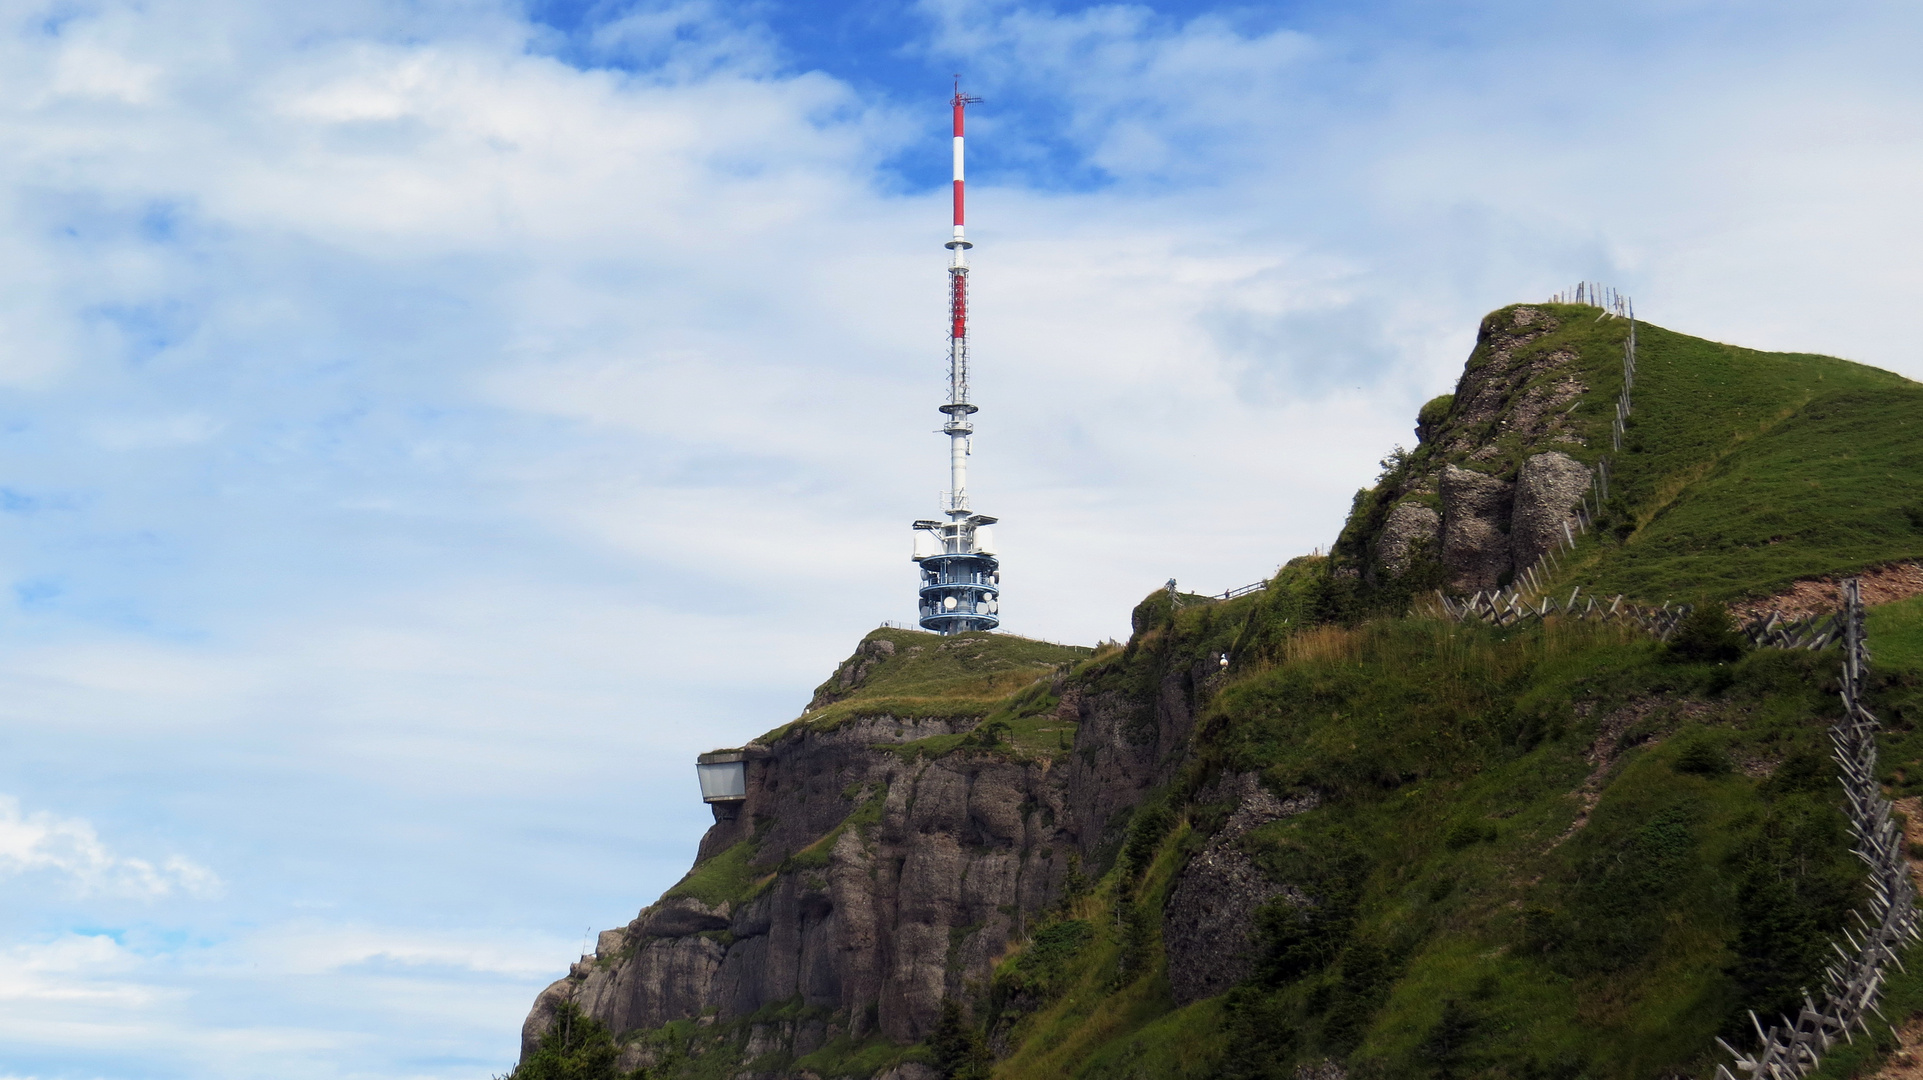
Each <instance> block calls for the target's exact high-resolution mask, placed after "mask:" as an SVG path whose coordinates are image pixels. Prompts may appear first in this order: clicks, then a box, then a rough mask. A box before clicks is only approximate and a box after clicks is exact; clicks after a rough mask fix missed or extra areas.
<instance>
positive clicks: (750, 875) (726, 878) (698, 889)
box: [661, 840, 765, 908]
mask: <svg viewBox="0 0 1923 1080" xmlns="http://www.w3.org/2000/svg"><path fill="white" fill-rule="evenodd" d="M757 846H758V845H757V844H756V843H755V841H753V840H743V841H741V842H740V843H738V844H735V845H734V846H732V847H730V848H728V849H727V850H726V851H723V852H721V853H720V854H718V855H716V856H714V857H713V858H711V859H709V860H707V861H706V862H701V863H696V864H695V867H694V869H692V870H690V871H688V876H687V877H684V878H682V879H681V880H680V881H679V882H677V883H676V884H675V885H674V887H673V888H670V889H669V890H668V891H667V892H665V893H662V894H661V899H663V900H672V899H674V898H675V897H680V896H686V897H689V898H690V899H694V900H699V901H701V902H702V903H703V904H706V905H707V906H709V907H711V908H712V907H718V906H720V905H721V904H722V903H724V902H726V901H730V900H733V901H739V900H742V899H744V898H746V897H747V896H748V895H750V894H751V893H752V892H753V891H754V890H755V884H756V881H757V879H759V878H761V877H763V876H765V875H764V874H763V873H762V872H759V871H757V870H756V869H755V867H754V858H755V851H756V849H757Z"/></svg>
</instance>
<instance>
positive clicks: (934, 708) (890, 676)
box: [762, 628, 1094, 742]
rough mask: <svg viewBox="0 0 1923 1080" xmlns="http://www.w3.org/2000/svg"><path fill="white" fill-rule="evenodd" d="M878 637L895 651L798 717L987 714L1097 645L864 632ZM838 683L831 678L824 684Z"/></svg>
mask: <svg viewBox="0 0 1923 1080" xmlns="http://www.w3.org/2000/svg"><path fill="white" fill-rule="evenodd" d="M878 640H879V641H887V642H889V643H890V644H892V645H893V646H894V647H895V651H894V653H893V654H892V655H888V656H884V657H882V658H880V659H879V660H878V661H877V662H876V663H875V664H874V666H873V667H872V668H871V669H870V670H869V672H868V675H867V677H866V678H864V679H863V680H862V682H861V684H860V685H859V686H857V687H856V688H855V689H854V690H853V692H852V693H849V694H848V696H847V697H844V698H842V699H841V700H839V701H836V702H833V703H832V704H829V705H826V706H824V707H822V708H820V709H817V710H815V711H814V712H812V713H809V714H807V715H806V716H803V717H802V718H800V719H799V720H796V721H794V723H795V724H807V725H809V726H810V727H813V728H815V729H817V730H820V729H823V728H831V727H834V726H835V725H836V724H839V723H841V722H843V721H845V720H849V719H852V718H854V717H858V716H894V717H942V718H954V717H976V716H986V715H988V714H989V713H991V712H994V711H995V710H996V709H997V708H998V707H999V706H1001V705H1002V704H1003V703H1004V702H1006V701H1007V700H1008V699H1009V698H1010V697H1011V696H1012V695H1014V694H1016V693H1018V692H1020V691H1022V690H1025V689H1027V688H1029V687H1030V686H1032V685H1034V683H1035V682H1036V681H1037V680H1039V679H1043V678H1046V677H1048V676H1050V675H1052V674H1054V673H1055V672H1056V671H1057V670H1059V669H1061V668H1063V667H1066V666H1067V665H1070V664H1073V663H1075V662H1077V661H1080V660H1084V659H1087V658H1088V657H1089V656H1090V655H1091V654H1092V653H1093V652H1094V650H1093V649H1090V648H1087V647H1084V646H1080V645H1057V644H1055V643H1054V642H1050V641H1036V640H1034V639H1032V638H1024V637H1016V636H1014V635H1012V634H992V633H971V634H957V635H955V636H954V637H949V638H944V637H941V636H940V635H938V634H931V633H928V632H926V631H922V630H897V629H891V628H883V629H880V630H874V631H871V632H870V633H869V634H868V636H867V637H865V638H863V639H862V641H863V643H864V644H866V643H867V642H871V641H878ZM860 655H861V654H860V653H859V652H857V654H856V656H860ZM851 659H852V658H851ZM832 685H833V680H832V679H831V680H829V682H827V683H824V684H822V686H823V688H827V687H829V686H832ZM788 727H789V726H788V725H784V726H783V727H781V728H778V729H776V730H775V731H772V732H769V733H768V734H767V735H764V736H762V741H764V742H769V741H773V740H774V739H776V738H779V737H780V735H781V734H783V733H785V732H786V731H787V730H788Z"/></svg>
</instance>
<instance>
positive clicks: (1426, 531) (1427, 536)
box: [1375, 502, 1442, 576]
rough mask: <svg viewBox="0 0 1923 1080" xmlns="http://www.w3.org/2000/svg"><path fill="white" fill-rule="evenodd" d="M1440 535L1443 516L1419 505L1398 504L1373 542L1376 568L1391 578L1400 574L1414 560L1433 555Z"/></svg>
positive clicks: (1410, 503)
mask: <svg viewBox="0 0 1923 1080" xmlns="http://www.w3.org/2000/svg"><path fill="white" fill-rule="evenodd" d="M1441 535H1442V515H1440V514H1438V513H1436V512H1435V511H1434V510H1432V509H1430V508H1429V507H1427V506H1424V505H1423V504H1421V503H1418V502H1403V503H1397V504H1396V506H1395V508H1394V509H1392V510H1390V511H1389V518H1388V520H1387V521H1385V522H1383V525H1382V535H1381V537H1380V538H1379V539H1378V540H1377V541H1376V549H1375V550H1376V565H1377V567H1378V568H1379V569H1381V570H1382V571H1383V572H1385V573H1387V574H1389V575H1390V576H1394V575H1397V574H1401V573H1403V572H1405V571H1407V570H1408V569H1409V566H1410V564H1411V563H1413V562H1414V561H1415V559H1416V558H1417V556H1419V555H1421V554H1422V553H1424V552H1431V553H1433V551H1434V549H1435V547H1436V545H1437V544H1438V543H1439V542H1440V540H1441Z"/></svg>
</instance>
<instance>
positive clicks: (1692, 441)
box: [1562, 324, 1923, 600]
mask: <svg viewBox="0 0 1923 1080" xmlns="http://www.w3.org/2000/svg"><path fill="white" fill-rule="evenodd" d="M1637 336H1638V341H1639V349H1638V353H1639V360H1638V367H1637V381H1636V387H1635V391H1634V398H1635V412H1634V414H1633V415H1632V418H1631V425H1630V427H1629V431H1628V438H1627V439H1626V441H1625V444H1624V448H1623V452H1622V453H1620V454H1617V455H1616V456H1615V468H1614V472H1613V476H1614V482H1613V483H1612V486H1611V491H1610V495H1611V501H1612V504H1613V505H1612V511H1613V516H1614V519H1615V521H1616V522H1618V523H1621V524H1622V525H1624V526H1625V527H1626V528H1627V527H1633V530H1634V531H1633V532H1630V534H1629V535H1628V537H1627V538H1626V540H1622V541H1618V540H1617V538H1616V537H1614V536H1610V537H1607V538H1605V539H1603V540H1601V541H1598V540H1596V539H1590V540H1587V541H1585V544H1584V547H1583V549H1582V554H1583V555H1584V557H1583V558H1581V559H1579V560H1578V561H1577V562H1576V563H1574V564H1573V565H1571V566H1570V567H1569V568H1568V569H1567V570H1566V572H1565V573H1564V574H1563V575H1562V577H1563V578H1565V579H1567V580H1568V581H1569V582H1570V583H1571V584H1575V583H1583V584H1586V585H1588V586H1590V587H1591V588H1592V589H1594V590H1595V591H1599V592H1610V593H1614V592H1622V593H1627V594H1629V595H1631V596H1635V597H1641V598H1645V599H1650V600H1663V599H1678V600H1682V599H1696V598H1714V599H1728V598H1735V597H1740V596H1746V595H1762V594H1767V593H1769V592H1771V591H1774V590H1776V589H1780V588H1781V587H1782V586H1784V585H1787V584H1788V583H1789V582H1791V581H1793V580H1795V579H1797V578H1802V577H1813V576H1817V575H1821V574H1828V573H1838V572H1846V571H1849V570H1855V569H1860V568H1862V567H1864V566H1866V565H1869V564H1872V563H1875V562H1879V561H1883V560H1887V559H1892V558H1907V557H1913V556H1918V555H1923V530H1919V528H1918V525H1917V524H1916V523H1915V522H1913V520H1912V516H1911V515H1909V514H1906V513H1905V510H1906V508H1914V507H1919V506H1923V450H1919V449H1918V436H1919V435H1923V386H1919V385H1918V384H1916V383H1913V382H1910V381H1909V380H1907V379H1904V378H1902V377H1901V376H1898V375H1894V374H1891V373H1890V372H1887V371H1882V370H1879V369H1877V368H1871V367H1866V366H1864V365H1861V364H1853V363H1850V362H1849V361H1846V360H1837V359H1833V358H1831V357H1825V356H1813V355H1809V354H1803V353H1765V352H1757V351H1754V350H1750V349H1741V348H1737V347H1735V346H1732V345H1721V344H1717V343H1715V342H1711V341H1704V340H1703V339H1701V338H1693V337H1689V336H1687V335H1683V334H1677V333H1674V332H1672V331H1668V330H1664V329H1662V328H1661V327H1656V326H1650V325H1647V324H1644V325H1642V326H1641V327H1639V329H1638V334H1637ZM1617 387H1620V377H1618V378H1617V380H1616V381H1615V383H1614V384H1613V386H1611V387H1610V388H1609V391H1610V393H1611V394H1612V395H1613V392H1614V389H1615V388H1617ZM1592 396H1595V395H1592ZM1605 405H1606V402H1605V403H1599V405H1598V408H1599V411H1600V410H1601V409H1602V408H1603V407H1604V406H1605ZM1597 442H1598V443H1599V444H1603V440H1601V439H1598V440H1597Z"/></svg>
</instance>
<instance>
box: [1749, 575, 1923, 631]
mask: <svg viewBox="0 0 1923 1080" xmlns="http://www.w3.org/2000/svg"><path fill="white" fill-rule="evenodd" d="M1844 576H1848V575H1844ZM1855 576H1856V578H1857V579H1858V580H1859V581H1860V582H1862V589H1863V603H1864V604H1866V605H1869V606H1870V607H1875V606H1876V605H1877V604H1889V603H1894V602H1896V601H1898V600H1908V599H1909V598H1910V597H1912V596H1923V565H1920V564H1917V563H1913V562H1897V563H1888V564H1886V565H1884V566H1878V567H1875V568H1873V569H1869V570H1865V571H1863V572H1862V573H1860V574H1857V575H1855ZM1840 580H1842V578H1841V577H1836V576H1830V577H1820V578H1811V579H1810V580H1808V581H1799V582H1797V583H1796V584H1794V585H1791V586H1790V587H1789V588H1788V589H1787V590H1785V591H1783V592H1781V593H1778V594H1776V595H1775V596H1766V597H1764V598H1763V599H1761V600H1745V601H1743V602H1742V603H1740V604H1731V605H1730V606H1729V613H1730V614H1731V615H1732V616H1734V617H1735V618H1736V619H1737V620H1738V621H1747V620H1749V619H1755V618H1759V617H1761V616H1764V615H1767V614H1769V613H1770V612H1772V611H1780V612H1782V613H1783V616H1784V617H1785V618H1790V619H1801V618H1806V617H1808V616H1810V615H1827V614H1829V613H1830V612H1832V611H1835V610H1836V609H1837V608H1838V607H1839V606H1841V603H1842V601H1841V599H1840V598H1839V597H1838V596H1837V595H1836V584H1837V582H1838V581H1840Z"/></svg>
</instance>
